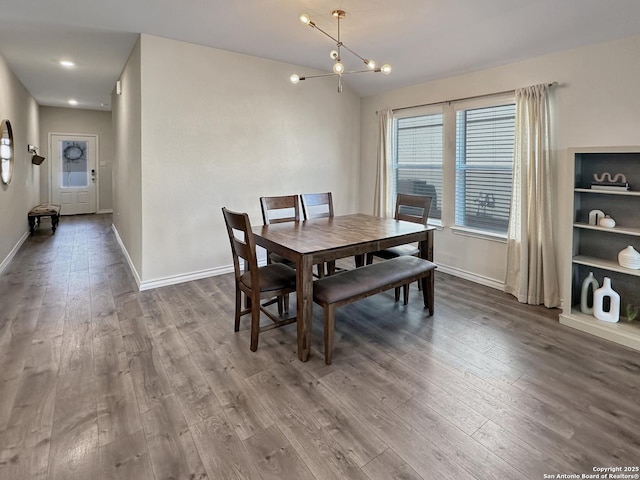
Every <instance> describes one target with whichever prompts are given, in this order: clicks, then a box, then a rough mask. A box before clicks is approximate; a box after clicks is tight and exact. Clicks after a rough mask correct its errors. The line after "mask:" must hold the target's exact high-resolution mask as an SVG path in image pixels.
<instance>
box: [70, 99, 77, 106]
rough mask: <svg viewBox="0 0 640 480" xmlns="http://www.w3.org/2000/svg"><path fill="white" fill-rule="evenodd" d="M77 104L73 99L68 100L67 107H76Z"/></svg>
mask: <svg viewBox="0 0 640 480" xmlns="http://www.w3.org/2000/svg"><path fill="white" fill-rule="evenodd" d="M77 104H78V101H77V100H74V99H71V100H69V105H77Z"/></svg>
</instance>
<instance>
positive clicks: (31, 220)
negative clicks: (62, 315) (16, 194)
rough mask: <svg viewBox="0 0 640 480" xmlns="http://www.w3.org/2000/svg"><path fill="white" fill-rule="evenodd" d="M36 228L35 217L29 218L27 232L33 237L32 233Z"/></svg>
mask: <svg viewBox="0 0 640 480" xmlns="http://www.w3.org/2000/svg"><path fill="white" fill-rule="evenodd" d="M35 228H36V217H29V232H31V235H33V232H34V230H35Z"/></svg>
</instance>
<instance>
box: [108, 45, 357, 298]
mask: <svg viewBox="0 0 640 480" xmlns="http://www.w3.org/2000/svg"><path fill="white" fill-rule="evenodd" d="M130 63H131V62H130ZM140 63H141V67H140V69H141V100H140V101H141V125H142V126H141V140H140V145H141V186H142V191H141V195H142V197H141V198H142V200H141V209H142V211H141V216H139V217H137V221H138V222H139V225H136V226H135V227H133V228H135V229H139V231H140V233H141V240H142V256H143V261H142V265H141V266H138V263H137V262H134V263H135V264H136V268H137V269H138V276H139V278H140V280H141V283H142V284H143V285H142V287H143V288H148V287H151V286H157V285H162V284H166V283H175V282H177V281H182V280H187V279H190V278H197V277H200V276H208V275H213V274H216V273H220V272H223V271H228V270H229V269H230V268H231V252H230V248H229V242H228V238H227V235H226V231H225V228H224V222H223V219H222V214H221V211H220V209H221V207H223V206H227V207H229V208H231V209H233V210H239V211H246V212H248V213H249V214H250V216H251V219H252V222H254V223H257V224H260V223H261V222H262V219H261V216H260V208H259V200H258V199H259V197H260V196H262V195H283V194H291V193H301V192H320V191H329V190H330V191H332V192H333V194H334V202H335V204H336V210H337V213H349V212H354V211H357V209H358V194H357V185H358V175H359V158H360V142H359V138H360V99H359V97H358V96H357V95H356V94H355V93H354V92H353V91H352V90H350V89H349V88H348V87H345V89H344V91H343V93H342V94H338V93H337V92H336V82H335V78H330V79H318V80H312V81H309V82H304V84H299V85H292V84H291V83H290V82H289V76H290V75H291V73H292V72H294V71H301V69H300V67H297V66H293V65H288V64H283V63H280V62H275V61H271V60H265V59H261V58H257V57H251V56H248V55H241V54H237V53H232V52H227V51H223V50H218V49H214V48H207V47H202V46H198V45H193V44H188V43H184V42H177V41H174V40H168V39H164V38H159V37H153V36H149V35H142V37H141V54H140ZM132 68H133V67H131V69H132ZM302 70H304V69H302ZM127 72H129V68H128V69H127V70H125V73H127ZM301 73H303V74H304V73H310V72H304V71H301ZM128 84H129V80H127V79H126V78H124V77H123V78H122V90H123V95H122V96H120V98H119V99H118V98H116V99H115V100H114V101H113V105H114V120H115V122H116V124H118V126H116V127H115V128H116V132H117V133H116V142H117V143H118V144H119V145H118V146H117V147H116V150H117V154H118V160H117V161H118V164H119V165H118V167H117V169H118V170H119V169H120V166H121V164H122V167H123V168H125V166H124V165H128V164H133V162H134V159H133V158H126V157H124V156H122V155H128V153H132V152H124V151H121V145H123V144H124V143H126V142H130V143H133V142H134V141H137V140H135V138H136V135H137V133H136V132H135V131H130V132H128V133H127V135H128V136H127V137H124V133H125V130H126V129H125V128H124V126H122V125H120V124H121V123H122V122H125V121H131V120H130V119H127V118H126V116H125V115H121V114H120V113H118V114H117V115H116V111H117V110H118V109H119V108H120V106H119V104H120V103H122V101H123V97H124V96H125V95H126V94H128V89H129V88H131V87H130V86H129V85H128ZM115 178H116V185H115V192H116V193H115V195H116V198H115V202H114V205H115V210H114V218H115V220H114V221H115V223H116V228H117V229H118V231H120V228H121V224H122V216H123V215H125V211H126V210H127V209H130V208H133V209H134V211H135V209H136V208H137V205H136V204H135V202H133V205H131V202H129V201H128V197H129V196H130V195H133V194H134V193H135V192H136V189H137V188H138V187H137V186H136V185H131V187H130V188H129V189H127V188H125V186H124V185H123V183H122V182H123V181H124V179H123V178H122V175H121V174H117V175H116V177H115ZM126 215H129V214H126ZM133 215H137V212H136V213H135V214H132V215H131V217H133ZM120 235H121V238H122V239H123V243H124V245H125V247H126V249H127V250H129V249H130V245H129V240H128V239H127V240H125V235H124V234H123V233H122V232H120ZM130 254H131V257H132V258H133V256H134V255H133V254H132V252H130Z"/></svg>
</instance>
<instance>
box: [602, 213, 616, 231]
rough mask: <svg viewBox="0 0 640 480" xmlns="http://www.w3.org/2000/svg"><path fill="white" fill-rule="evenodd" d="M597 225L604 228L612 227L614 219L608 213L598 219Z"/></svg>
mask: <svg viewBox="0 0 640 480" xmlns="http://www.w3.org/2000/svg"><path fill="white" fill-rule="evenodd" d="M598 225H600V226H601V227H605V228H613V227H615V226H616V221H615V220H614V219H613V218H611V217H610V216H609V215H605V216H604V217H602V218H601V219H600V220H599V221H598Z"/></svg>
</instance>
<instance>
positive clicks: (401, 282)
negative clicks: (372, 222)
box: [313, 256, 436, 365]
mask: <svg viewBox="0 0 640 480" xmlns="http://www.w3.org/2000/svg"><path fill="white" fill-rule="evenodd" d="M435 268H436V265H435V264H434V263H432V262H430V261H428V260H424V259H422V258H418V257H412V256H406V257H397V258H392V259H390V260H385V261H383V262H378V263H373V264H371V265H367V266H364V267H359V268H355V269H353V270H347V271H346V272H343V273H338V274H336V275H331V276H329V277H324V278H320V279H318V280H316V281H315V282H313V301H314V302H316V303H317V304H318V305H321V306H322V307H323V308H324V360H325V363H326V364H327V365H330V364H331V353H332V350H333V330H334V325H335V312H336V308H338V307H339V306H341V305H346V304H348V303H351V302H355V301H356V300H360V299H362V298H366V297H369V296H371V295H375V294H377V293H380V292H384V291H385V290H390V289H392V288H397V287H401V286H402V287H405V288H406V287H407V286H408V285H409V284H410V283H411V282H415V281H417V280H420V281H421V283H422V295H423V298H424V306H425V308H429V309H430V310H431V309H432V308H433V294H434V293H433V282H428V281H427V278H428V277H429V276H430V275H433V270H434V269H435ZM405 299H406V295H405ZM396 301H397V298H396ZM405 304H406V300H405Z"/></svg>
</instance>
